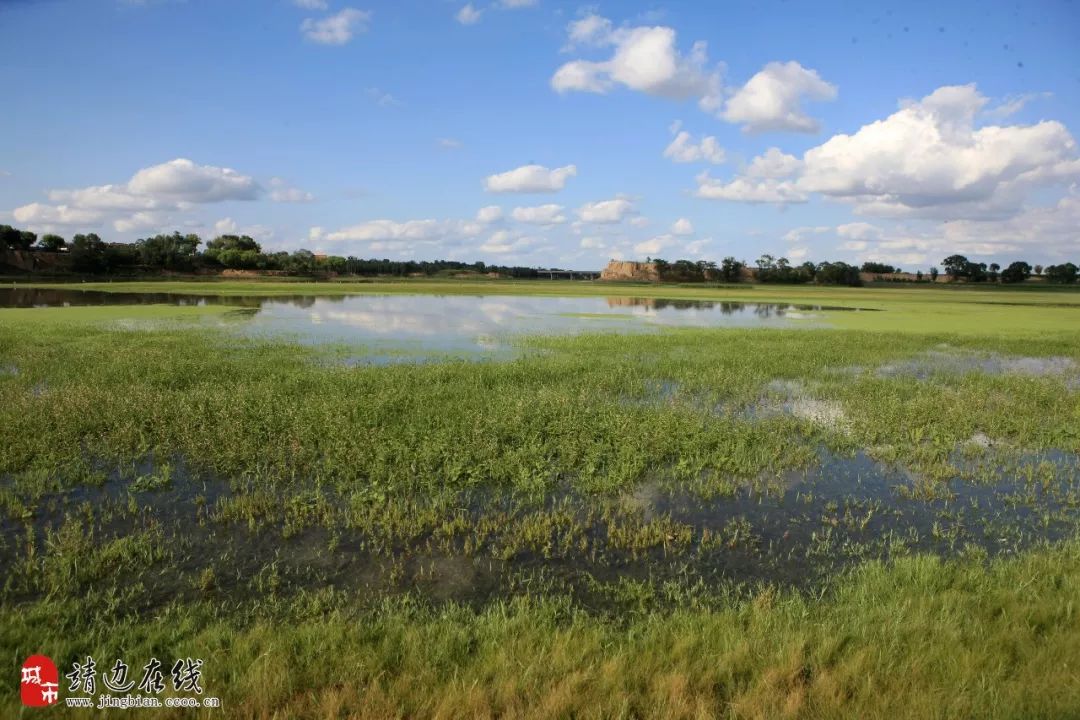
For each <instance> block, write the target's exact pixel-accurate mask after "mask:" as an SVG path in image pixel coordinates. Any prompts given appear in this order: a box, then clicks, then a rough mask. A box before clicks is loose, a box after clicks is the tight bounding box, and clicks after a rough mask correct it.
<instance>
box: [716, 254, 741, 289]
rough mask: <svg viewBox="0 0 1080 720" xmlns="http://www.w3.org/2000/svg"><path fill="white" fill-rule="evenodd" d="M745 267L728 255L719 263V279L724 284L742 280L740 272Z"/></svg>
mask: <svg viewBox="0 0 1080 720" xmlns="http://www.w3.org/2000/svg"><path fill="white" fill-rule="evenodd" d="M745 267H746V264H745V263H742V262H739V261H738V260H736V259H735V258H733V257H731V256H730V255H728V256H727V257H726V258H724V259H723V260H721V261H720V278H721V279H722V280H723V281H724V282H738V281H739V280H741V279H742V271H743V268H745Z"/></svg>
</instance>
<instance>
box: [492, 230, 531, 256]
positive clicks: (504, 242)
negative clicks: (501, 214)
mask: <svg viewBox="0 0 1080 720" xmlns="http://www.w3.org/2000/svg"><path fill="white" fill-rule="evenodd" d="M536 243H537V238H533V237H529V236H526V235H520V234H515V233H512V232H510V231H509V230H498V231H496V232H494V233H492V234H491V237H489V238H488V239H487V241H486V242H484V243H483V244H482V245H480V247H479V250H480V251H481V252H485V253H491V254H495V255H505V254H507V253H513V252H520V251H522V250H526V249H528V248H530V247H532V246H534V245H536Z"/></svg>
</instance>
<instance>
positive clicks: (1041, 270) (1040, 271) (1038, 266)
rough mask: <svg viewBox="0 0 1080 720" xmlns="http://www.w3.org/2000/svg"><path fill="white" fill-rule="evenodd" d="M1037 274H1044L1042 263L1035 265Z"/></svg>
mask: <svg viewBox="0 0 1080 720" xmlns="http://www.w3.org/2000/svg"><path fill="white" fill-rule="evenodd" d="M1035 274H1036V275H1042V274H1043V266H1042V265H1036V266H1035Z"/></svg>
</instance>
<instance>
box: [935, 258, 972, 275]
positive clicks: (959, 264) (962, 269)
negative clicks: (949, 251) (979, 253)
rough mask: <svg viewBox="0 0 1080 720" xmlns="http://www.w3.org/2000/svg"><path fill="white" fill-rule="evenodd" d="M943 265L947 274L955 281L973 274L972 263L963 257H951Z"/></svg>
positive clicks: (942, 262)
mask: <svg viewBox="0 0 1080 720" xmlns="http://www.w3.org/2000/svg"><path fill="white" fill-rule="evenodd" d="M941 264H942V265H943V266H944V267H945V274H946V275H948V276H949V277H951V278H952V279H953V280H957V279H959V278H962V277H967V276H968V275H969V273H970V272H971V270H970V268H971V261H970V260H968V259H967V258H966V257H964V256H963V255H950V256H949V257H947V258H945V259H944V260H942V261H941Z"/></svg>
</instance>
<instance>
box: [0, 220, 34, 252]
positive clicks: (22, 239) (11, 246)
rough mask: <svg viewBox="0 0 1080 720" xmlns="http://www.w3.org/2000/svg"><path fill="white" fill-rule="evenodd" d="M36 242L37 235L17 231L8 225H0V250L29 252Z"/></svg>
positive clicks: (25, 231)
mask: <svg viewBox="0 0 1080 720" xmlns="http://www.w3.org/2000/svg"><path fill="white" fill-rule="evenodd" d="M35 242H37V235H35V234H34V233H32V232H30V231H29V230H19V229H17V228H13V227H11V226H10V225H0V248H2V249H7V250H29V249H30V248H31V247H32V246H33V245H34V243H35Z"/></svg>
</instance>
